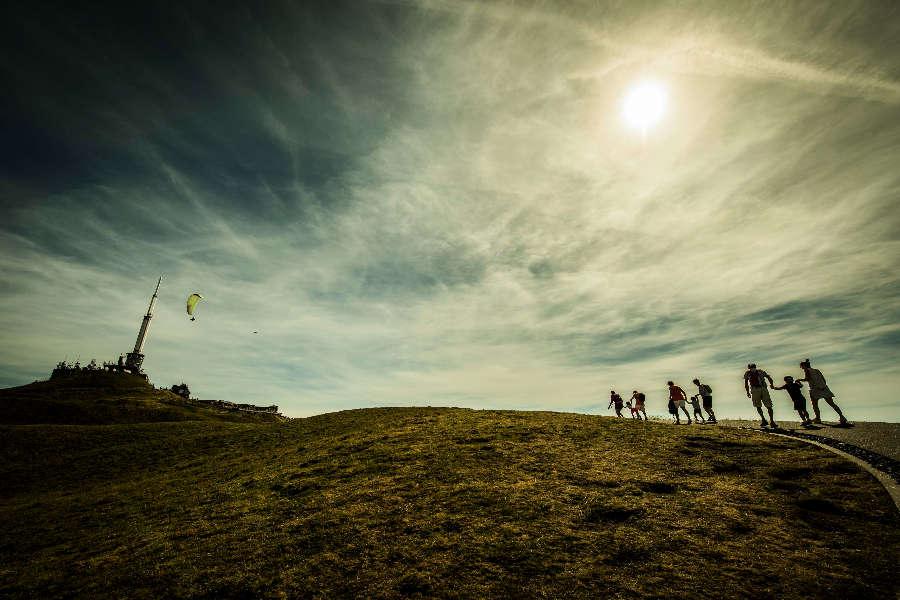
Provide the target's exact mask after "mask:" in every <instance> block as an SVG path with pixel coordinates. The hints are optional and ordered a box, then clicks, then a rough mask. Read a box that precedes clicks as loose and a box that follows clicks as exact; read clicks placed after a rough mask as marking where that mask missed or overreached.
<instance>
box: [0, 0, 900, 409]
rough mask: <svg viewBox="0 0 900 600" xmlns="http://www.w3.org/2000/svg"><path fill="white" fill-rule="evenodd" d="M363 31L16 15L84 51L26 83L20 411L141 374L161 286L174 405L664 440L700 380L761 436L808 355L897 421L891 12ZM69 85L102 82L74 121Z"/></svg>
mask: <svg viewBox="0 0 900 600" xmlns="http://www.w3.org/2000/svg"><path fill="white" fill-rule="evenodd" d="M348 6H349V5H348ZM352 8H353V9H354V10H355V11H356V12H353V14H352V16H350V17H348V16H346V15H347V14H348V11H347V9H348V7H347V6H345V7H342V6H335V7H334V8H331V9H329V8H324V7H309V6H301V5H293V4H286V5H264V6H260V7H252V8H251V7H240V8H239V9H234V10H229V11H223V12H222V13H221V16H220V18H219V20H215V19H206V18H205V17H204V16H203V15H204V12H203V10H201V7H200V5H196V6H194V5H191V6H189V7H186V8H184V9H181V8H178V7H174V6H173V7H165V8H164V10H163V11H162V15H161V16H159V17H157V18H156V19H157V20H154V21H153V22H152V23H151V25H149V26H148V27H147V31H149V33H141V32H140V31H138V30H137V29H134V26H133V25H132V24H129V23H126V22H122V21H121V20H120V19H121V17H117V16H115V15H112V16H110V15H107V18H106V19H98V20H96V23H97V24H94V25H89V24H87V23H85V22H84V18H85V17H83V16H79V15H78V14H75V13H72V12H66V11H65V10H62V9H60V12H59V14H58V18H56V19H55V20H52V21H48V20H41V19H40V18H38V16H36V13H27V14H26V15H24V16H23V15H20V17H22V18H24V17H29V18H28V19H24V22H33V23H37V24H39V27H38V25H35V27H36V29H35V28H32V29H29V30H28V34H29V35H38V36H45V37H46V39H48V40H49V39H51V38H54V37H61V38H62V39H63V41H62V42H60V43H59V44H58V45H56V46H53V45H52V44H48V46H47V49H46V50H45V51H44V54H41V55H39V56H34V57H30V58H22V59H21V60H22V61H24V62H22V63H21V64H18V65H14V64H13V62H14V61H12V60H11V59H10V60H7V61H6V62H4V63H3V64H4V69H5V70H6V72H7V73H9V74H11V75H12V76H13V79H14V81H15V82H16V84H17V86H18V88H17V92H16V94H15V95H14V96H13V98H14V102H13V104H14V106H13V107H12V108H9V107H7V108H6V109H5V110H6V113H5V114H6V115H7V119H9V118H10V115H15V116H16V119H17V120H16V121H15V122H16V123H18V125H16V127H14V128H12V129H9V130H7V134H6V135H7V137H8V140H7V141H9V142H10V143H11V144H12V145H15V144H16V143H17V142H18V141H22V140H28V139H31V140H38V142H35V143H34V144H33V145H32V146H28V145H27V144H26V145H23V146H22V147H23V148H24V153H23V154H22V156H20V157H19V158H17V159H16V160H15V161H11V162H9V163H7V167H6V168H5V170H3V172H2V185H3V189H5V190H9V193H8V194H7V195H6V199H5V200H4V202H3V204H2V206H0V211H2V214H3V216H4V219H3V223H4V224H3V227H2V238H0V242H2V245H3V246H2V247H3V248H4V252H3V253H2V257H0V280H2V283H3V290H4V291H3V293H2V294H0V309H2V319H0V335H2V336H3V337H4V339H5V340H7V339H8V340H12V342H11V343H10V344H9V345H7V346H6V347H5V348H4V350H3V351H2V352H0V366H2V377H0V379H2V381H0V383H3V384H4V385H14V384H19V383H24V382H26V381H30V380H31V379H34V378H37V377H41V376H46V374H47V372H49V369H50V368H52V366H53V365H54V364H55V363H56V362H58V361H59V360H60V359H61V358H62V356H63V355H65V354H68V355H69V356H70V358H72V357H74V356H75V355H77V354H81V355H82V357H83V358H84V357H88V358H89V357H91V356H94V357H96V358H98V359H104V358H106V359H109V358H114V357H115V356H116V353H118V352H120V351H125V350H127V349H129V348H130V346H131V344H132V343H133V338H134V336H135V335H136V332H137V327H138V325H139V324H140V316H141V315H142V314H143V311H144V310H146V303H147V301H148V300H149V296H150V294H152V289H151V288H152V287H153V285H152V283H155V278H156V277H158V276H160V275H161V276H162V277H163V285H162V288H161V290H160V301H159V304H158V308H157V314H156V316H155V317H154V321H153V324H152V325H151V331H150V336H149V339H148V343H147V348H146V352H147V356H148V358H147V361H146V363H145V364H146V367H147V369H148V372H149V373H150V375H151V379H152V380H154V381H156V382H157V383H160V384H166V385H171V384H172V383H180V382H181V381H185V382H187V383H189V384H190V385H191V389H192V390H194V391H195V392H196V393H199V394H200V395H201V396H204V397H222V398H227V399H230V400H235V401H252V402H264V403H266V404H268V403H276V404H279V405H280V406H281V407H282V409H283V410H284V411H285V412H286V413H287V414H293V415H296V416H300V415H306V414H314V413H317V412H323V411H328V410H338V409H342V408H350V407H358V406H373V405H389V404H431V405H455V406H471V407H480V408H498V407H502V408H522V409H551V410H579V411H584V412H596V411H598V410H599V411H600V412H602V409H603V408H605V404H602V403H598V398H600V397H602V398H604V399H605V397H606V394H607V393H608V391H609V389H616V390H619V391H623V390H624V391H630V390H631V389H640V390H642V391H646V392H647V393H648V397H649V398H650V400H651V402H656V403H657V405H658V406H657V408H656V409H651V412H659V413H661V412H662V408H661V406H663V402H664V393H665V382H666V381H667V380H668V379H675V380H676V381H680V382H681V384H682V385H687V383H688V382H689V381H690V379H692V378H693V377H694V376H699V377H701V378H702V379H703V380H704V381H710V382H711V383H712V384H713V388H714V389H715V390H716V395H717V402H721V406H722V410H723V411H724V412H723V413H722V414H736V415H749V414H750V413H751V411H752V409H750V407H749V405H748V403H747V402H745V399H744V398H743V397H742V393H743V391H742V388H741V383H740V374H741V372H742V367H743V366H744V365H746V363H747V362H750V361H753V362H757V363H759V364H761V365H762V366H764V367H765V368H767V370H769V372H771V373H773V375H780V374H782V373H781V372H782V371H784V373H783V374H787V373H792V374H795V375H796V374H797V366H796V364H797V363H798V362H799V360H800V359H802V358H806V357H807V356H808V357H810V358H812V359H813V361H814V363H817V364H818V365H821V366H822V368H823V370H825V372H826V375H828V377H829V382H832V381H834V382H835V385H834V388H835V390H836V392H837V394H838V397H839V398H844V397H846V398H848V401H849V400H850V399H851V398H852V402H853V404H854V408H855V412H854V411H848V414H850V415H851V417H852V418H872V419H876V420H883V419H885V418H892V419H896V418H900V407H898V405H897V404H892V403H891V402H892V401H891V400H889V396H888V395H886V394H887V390H890V389H893V388H892V387H891V386H895V385H896V384H897V383H900V381H898V372H897V367H896V366H895V364H896V362H897V360H896V359H897V358H898V347H897V339H896V338H897V328H896V325H895V324H896V323H897V321H898V316H900V315H898V311H897V309H895V308H893V307H895V306H900V305H898V304H897V302H896V299H897V296H898V290H900V283H898V280H897V277H896V275H895V273H896V272H897V266H898V265H897V257H898V253H897V245H896V244H897V238H898V233H897V232H898V231H900V222H898V217H897V213H896V210H894V207H895V205H896V198H897V193H898V191H900V178H898V176H897V175H896V174H895V171H896V169H895V168H894V167H893V165H896V164H897V163H898V159H900V146H898V141H900V125H898V123H900V120H898V119H897V117H898V107H897V106H896V105H897V99H898V98H900V94H898V91H900V87H898V84H897V83H896V79H895V78H893V72H892V71H891V70H890V68H891V67H889V66H888V65H889V62H890V61H893V60H895V59H896V58H898V56H897V53H898V52H897V47H896V44H895V43H893V42H890V41H889V40H888V37H887V36H888V32H887V31H886V29H885V28H884V26H882V27H881V28H880V29H879V26H878V24H877V20H876V19H874V17H872V15H867V16H866V17H865V18H864V19H862V22H861V23H860V22H857V21H851V20H848V19H850V17H849V16H848V15H850V12H848V11H849V10H850V9H844V8H835V9H833V12H832V13H831V14H830V16H831V18H832V19H833V20H835V21H837V22H842V23H845V24H848V26H847V27H844V28H840V27H829V28H826V29H821V28H818V29H817V28H816V27H814V24H813V23H811V21H810V19H812V17H810V18H807V17H801V16H800V15H799V14H798V13H786V14H785V15H784V22H779V25H778V27H775V28H774V33H762V32H761V31H760V30H759V27H758V26H757V25H752V26H748V24H752V23H756V22H757V21H758V20H760V19H762V18H764V17H766V15H767V13H766V10H768V9H758V10H759V12H753V11H752V10H751V9H741V10H740V11H738V10H737V9H734V8H733V7H732V8H731V9H725V8H716V9H710V10H709V11H701V10H699V9H696V8H692V7H691V5H688V4H685V5H677V6H675V7H674V8H672V7H670V8H658V7H656V5H651V4H647V5H635V4H634V3H622V4H611V5H610V8H609V9H608V10H605V11H600V10H598V9H597V8H596V7H594V5H593V4H590V5H587V4H585V5H577V4H571V5H567V6H565V7H554V8H544V9H542V10H541V11H536V10H533V9H521V8H517V7H515V6H514V5H507V6H499V5H484V4H477V3H434V2H429V3H424V4H419V3H417V4H405V5H404V4H402V3H401V4H400V5H397V4H396V3H390V4H382V3H366V4H354V5H352ZM851 8H852V7H851ZM856 8H859V6H857V7H856ZM23 10H24V9H23ZM726 10H728V11H731V12H727V14H726V13H721V14H720V13H717V12H715V11H726ZM885 10H888V9H885ZM351 12H352V11H351ZM29 19H30V20H29ZM117 19H119V20H117ZM162 21H165V22H166V23H167V25H165V26H162V25H159V24H158V23H160V22H162ZM59 23H62V24H63V25H59ZM853 23H856V24H855V25H853ZM54 27H57V28H61V31H58V30H56V29H54ZM116 28H119V29H122V32H120V33H117V34H116V35H114V36H112V37H107V38H105V37H104V36H103V35H102V34H104V33H108V32H109V31H110V30H112V29H116ZM789 30H793V31H796V32H798V33H797V36H798V39H794V38H791V37H790V36H787V35H786V34H785V33H784V32H786V31H789ZM739 31H743V33H741V34H738V33H737V32H739ZM78 32H81V33H78ZM85 32H86V33H85ZM62 33H64V34H65V35H62ZM773 36H774V37H773ZM102 39H107V40H111V41H108V42H105V43H101V42H98V41H96V40H102ZM163 39H165V40H168V41H167V42H166V43H164V42H163ZM801 42H808V48H809V49H808V50H807V51H806V53H805V54H803V55H802V56H797V55H792V54H791V48H793V47H795V46H796V45H797V44H798V43H801ZM162 48H167V50H166V52H162V53H161V54H160V49H162ZM763 48H764V49H765V50H763ZM854 49H856V50H859V49H862V50H859V51H855V50H854ZM879 52H880V53H881V54H882V55H883V56H882V57H881V58H878V55H879ZM60 64H62V65H65V66H66V68H67V69H69V70H71V71H72V72H73V73H74V74H75V75H76V76H73V78H72V79H73V80H80V79H85V78H86V79H87V81H89V85H88V84H85V85H79V84H76V83H73V82H72V81H68V80H67V81H64V82H63V83H60V84H58V85H59V88H58V89H57V91H56V93H55V94H53V95H51V94H48V93H47V92H46V86H48V85H51V84H50V83H48V81H51V80H52V79H53V73H54V72H55V71H54V69H57V68H60V67H59V65H60ZM51 67H53V69H51ZM648 75H652V76H654V77H656V78H658V79H659V80H661V81H662V82H664V83H665V85H667V86H668V88H669V90H670V97H671V98H672V103H671V106H670V110H669V114H668V115H667V117H666V119H665V120H664V122H663V123H661V124H660V125H659V126H658V127H656V128H654V129H653V130H652V131H650V132H649V135H648V140H647V143H646V144H643V143H642V142H641V140H640V135H635V134H634V132H632V131H629V130H628V129H626V128H625V127H624V126H623V125H622V123H621V122H620V120H619V106H618V103H619V101H620V98H621V97H622V95H623V94H624V92H625V91H626V90H627V89H628V87H629V85H631V84H632V83H633V82H634V81H636V80H637V79H639V78H640V77H645V76H648ZM873 101H874V102H873ZM36 132H39V133H40V136H37V133H36ZM36 136H37V137H36ZM41 136H42V137H41ZM41 140H43V141H41ZM7 147H8V146H7ZM54 149H58V151H55V150H54ZM54 152H56V153H55V154H54ZM45 174H46V176H45ZM498 250H499V252H498ZM194 292H199V293H202V294H203V295H204V300H203V305H202V306H201V307H200V308H199V309H198V313H197V321H196V322H195V323H189V322H188V321H187V317H186V315H185V314H183V311H184V307H183V301H184V300H185V299H186V298H187V296H188V295H189V294H190V293H194ZM254 331H258V332H259V333H258V334H253V333H252V332H254ZM601 404H602V406H601ZM785 405H786V404H785Z"/></svg>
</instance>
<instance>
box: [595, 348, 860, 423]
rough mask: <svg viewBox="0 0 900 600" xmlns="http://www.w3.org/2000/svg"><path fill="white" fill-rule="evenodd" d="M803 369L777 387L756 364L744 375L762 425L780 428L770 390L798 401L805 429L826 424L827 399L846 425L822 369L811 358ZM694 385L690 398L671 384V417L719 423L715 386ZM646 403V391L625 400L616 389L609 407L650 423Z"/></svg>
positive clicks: (697, 381) (801, 366)
mask: <svg viewBox="0 0 900 600" xmlns="http://www.w3.org/2000/svg"><path fill="white" fill-rule="evenodd" d="M800 368H802V369H803V377H802V378H800V379H797V380H795V379H794V378H793V376H791V375H785V376H784V385H781V386H777V387H776V386H775V383H774V381H772V378H771V377H770V376H769V374H768V373H766V372H765V371H763V370H762V369H758V368H757V367H756V365H755V364H754V363H750V364H749V365H747V372H746V373H744V390H745V391H746V392H747V397H748V398H750V401H751V402H752V403H753V407H754V408H756V412H757V413H759V417H760V419H761V426H762V427H769V426H771V427H772V428H773V429H774V428H776V427H778V425H777V424H776V423H775V415H774V412H773V409H772V398H771V397H770V396H769V388H771V389H773V390H784V391H786V392H787V393H788V394H789V395H790V397H791V400H792V401H793V402H794V410H796V411H797V414H798V415H800V420H801V421H802V424H803V425H804V426H809V425H812V424H813V423H819V424H821V423H822V418H821V414H820V413H819V400H824V401H825V402H826V403H827V404H828V405H829V406H830V407H831V408H833V409H834V410H835V412H837V414H838V417H839V418H840V420H839V422H840V424H841V425H846V424H847V419H846V418H845V417H844V413H842V412H841V409H840V408H839V407H838V405H837V404H835V402H834V394H833V393H832V391H831V390H830V389H828V384H827V383H826V382H825V376H824V375H822V372H821V371H819V370H818V369H813V368H812V366H811V365H810V362H809V359H808V358H807V359H806V360H804V361H803V362H801V363H800ZM766 381H768V383H769V385H768V386H766ZM803 382H806V384H807V385H808V386H809V399H810V401H811V402H812V406H813V412H814V413H815V415H816V416H815V418H814V419H813V418H810V416H809V412H808V411H807V410H806V397H805V396H804V395H803V392H802V391H801V390H802V389H803ZM694 385H696V386H697V393H696V394H694V395H693V396H691V397H690V398H688V395H687V392H685V391H684V390H683V389H682V388H681V387H679V386H677V385H675V383H673V382H671V381H669V382H668V386H669V414H671V415H672V416H673V417H674V418H675V423H676V424H681V412H679V411H683V412H684V416H685V417H687V423H688V425H690V424H691V423H694V422H696V423H704V424H715V423H717V421H716V414H715V413H714V412H713V409H712V404H713V402H712V387H710V386H709V385H708V384H706V383H700V380H699V379H696V378H695V379H694ZM645 400H646V396H645V395H644V394H643V393H642V392H638V391H637V390H634V392H633V393H632V395H631V398H630V399H629V400H628V401H623V400H622V396H620V395H619V394H617V393H616V391H615V390H612V391H610V399H609V406H607V409H609V408H613V407H614V408H615V410H616V416H618V417H623V418H624V416H625V415H623V414H622V409H623V408H627V409H629V410H630V411H631V418H632V419H637V420H639V421H641V420H644V421H646V420H648V419H647V411H646V408H645ZM688 403H690V404H691V407H692V408H693V417H694V418H693V419H691V414H690V413H689V412H688V409H687V404H688ZM701 406H702V409H701ZM763 406H765V407H766V410H767V411H768V413H769V419H768V420H766V417H765V415H764V414H763V410H762V408H763ZM703 411H706V415H707V416H706V417H704V416H703Z"/></svg>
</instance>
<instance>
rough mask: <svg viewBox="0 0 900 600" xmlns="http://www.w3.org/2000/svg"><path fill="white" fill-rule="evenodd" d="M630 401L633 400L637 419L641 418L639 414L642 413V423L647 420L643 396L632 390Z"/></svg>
mask: <svg viewBox="0 0 900 600" xmlns="http://www.w3.org/2000/svg"><path fill="white" fill-rule="evenodd" d="M631 399H632V400H634V411H635V412H636V413H638V419H640V418H641V413H644V421H646V420H647V411H646V409H645V408H644V394H643V393H641V392H639V391H637V390H634V391H633V392H632V393H631Z"/></svg>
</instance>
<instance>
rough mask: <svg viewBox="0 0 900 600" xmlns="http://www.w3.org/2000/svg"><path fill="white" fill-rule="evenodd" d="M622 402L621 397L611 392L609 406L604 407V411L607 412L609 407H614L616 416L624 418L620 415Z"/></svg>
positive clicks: (613, 391)
mask: <svg viewBox="0 0 900 600" xmlns="http://www.w3.org/2000/svg"><path fill="white" fill-rule="evenodd" d="M623 404H624V402H623V401H622V396H620V395H618V394H617V393H616V391H615V390H612V391H611V392H610V393H609V406H607V407H606V410H609V409H610V407H611V406H615V407H616V416H617V417H622V418H623V419H624V418H625V415H623V414H622V405H623Z"/></svg>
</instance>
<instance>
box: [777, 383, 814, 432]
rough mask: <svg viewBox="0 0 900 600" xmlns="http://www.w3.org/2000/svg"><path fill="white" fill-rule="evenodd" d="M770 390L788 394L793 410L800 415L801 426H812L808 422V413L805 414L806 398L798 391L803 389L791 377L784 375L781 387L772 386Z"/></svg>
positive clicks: (800, 384) (810, 422)
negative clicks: (783, 391)
mask: <svg viewBox="0 0 900 600" xmlns="http://www.w3.org/2000/svg"><path fill="white" fill-rule="evenodd" d="M772 389H773V390H786V391H787V393H788V394H790V396H791V400H793V401H794V410H796V411H797V414H798V415H800V420H801V421H803V422H802V423H801V425H803V426H804V427H805V426H807V425H811V424H812V421H810V420H809V413H808V412H806V397H804V396H803V392H802V391H800V390H801V389H803V384H802V383H796V382H795V381H794V378H793V377H791V376H790V375H785V376H784V385H782V386H781V387H778V386H772Z"/></svg>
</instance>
